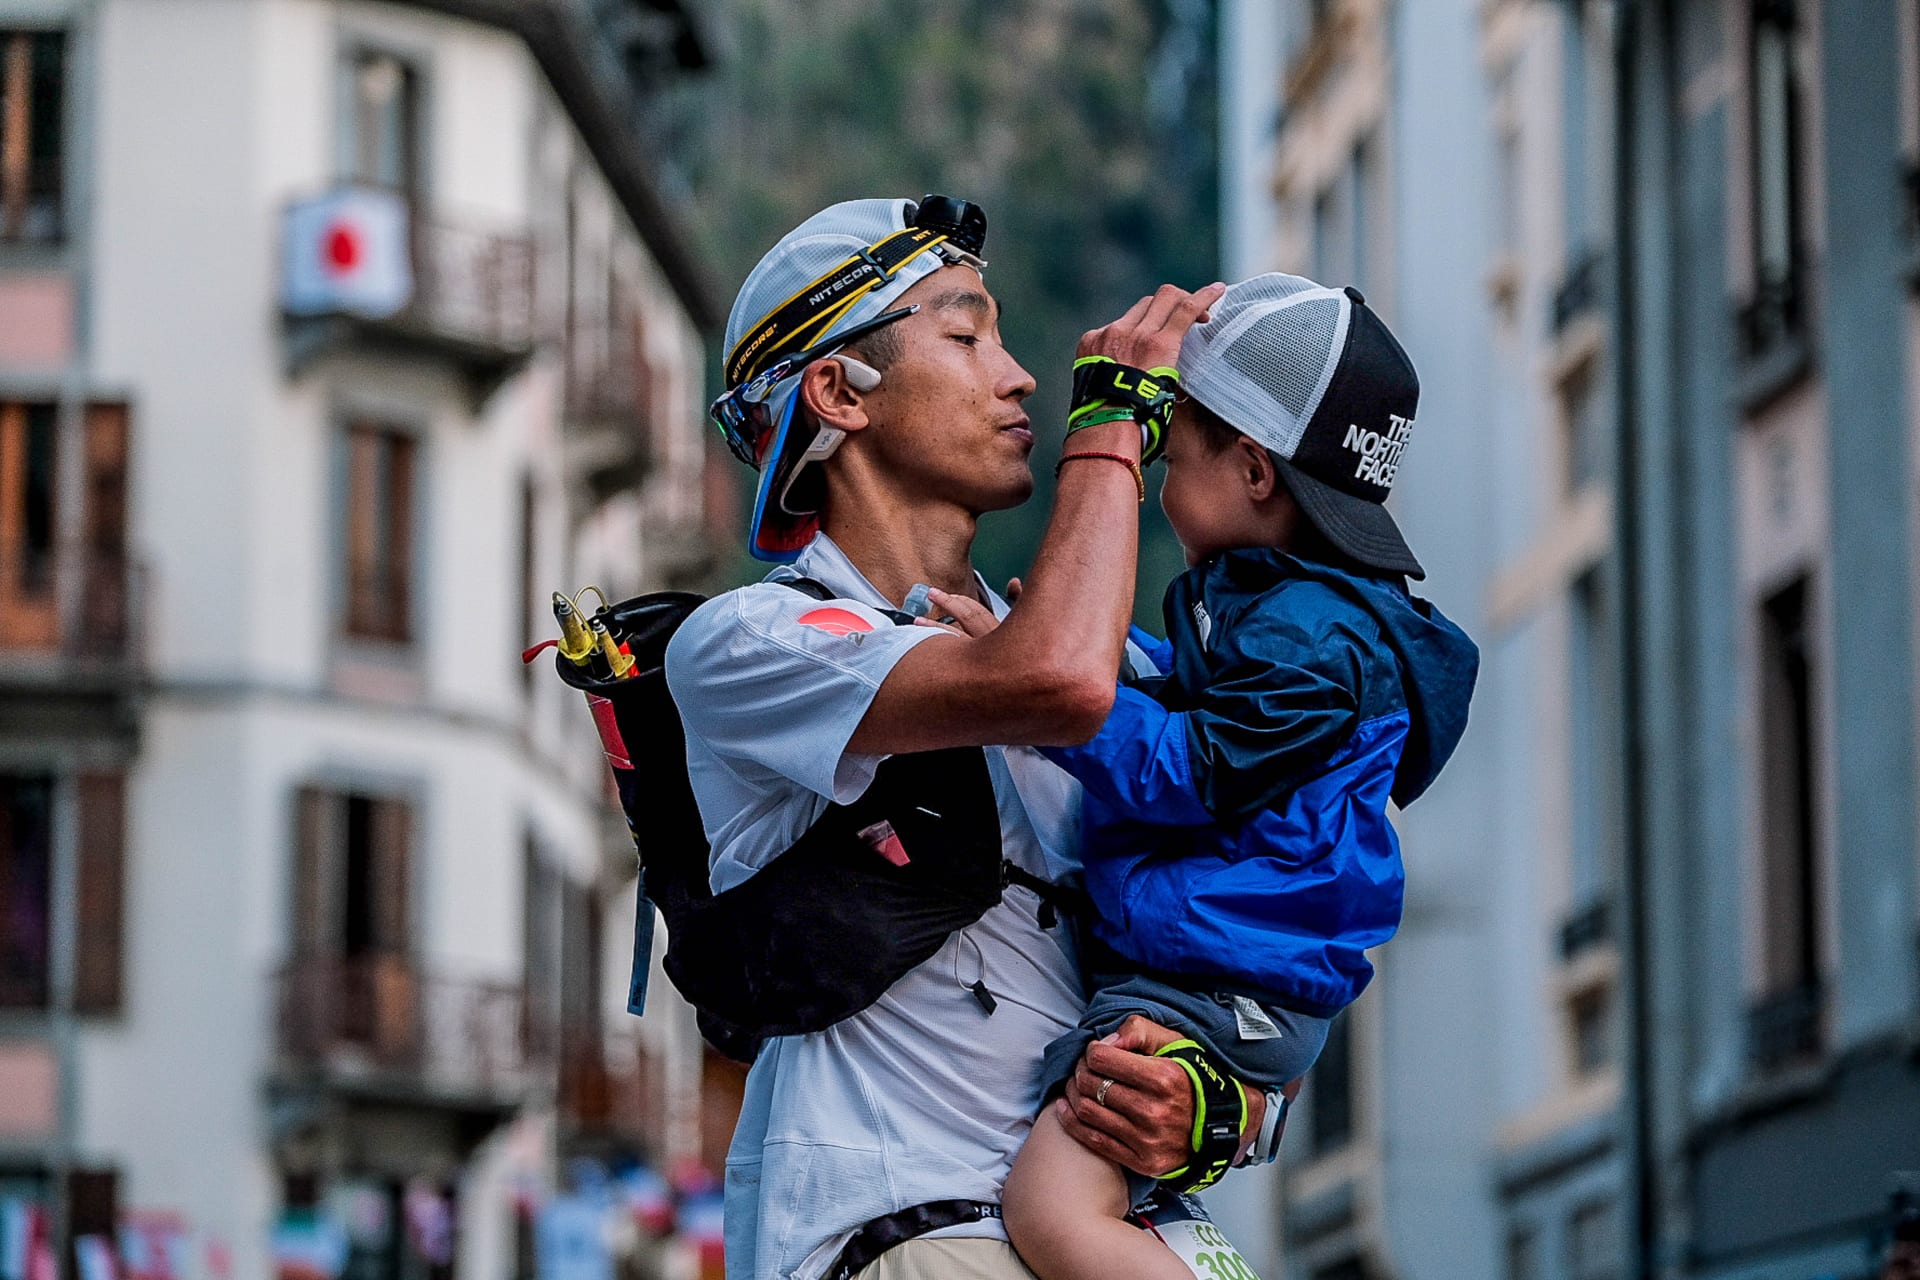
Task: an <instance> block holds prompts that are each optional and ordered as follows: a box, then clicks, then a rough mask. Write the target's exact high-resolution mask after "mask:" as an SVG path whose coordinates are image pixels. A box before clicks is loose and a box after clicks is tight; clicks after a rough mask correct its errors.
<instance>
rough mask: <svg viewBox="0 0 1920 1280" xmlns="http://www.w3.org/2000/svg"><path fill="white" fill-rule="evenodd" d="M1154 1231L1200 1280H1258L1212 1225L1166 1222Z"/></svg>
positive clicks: (1244, 1261)
mask: <svg viewBox="0 0 1920 1280" xmlns="http://www.w3.org/2000/svg"><path fill="white" fill-rule="evenodd" d="M1153 1230H1154V1231H1155V1232H1156V1233H1157V1234H1158V1235H1159V1236H1160V1238H1161V1239H1162V1240H1164V1241H1166V1242H1167V1247H1168V1248H1169V1249H1171V1250H1173V1251H1174V1253H1175V1254H1177V1255H1178V1256H1179V1258H1180V1261H1182V1262H1184V1263H1186V1264H1187V1270H1189V1271H1191V1272H1193V1274H1194V1275H1196V1276H1198V1277H1199V1280H1260V1277H1259V1276H1257V1275H1255V1274H1254V1270H1253V1268H1252V1267H1250V1266H1248V1265H1247V1260H1246V1259H1245V1258H1243V1257H1241V1256H1240V1251H1239V1250H1238V1249H1236V1248H1234V1247H1233V1244H1232V1242H1231V1241H1229V1240H1228V1239H1227V1237H1226V1236H1225V1234H1223V1233H1222V1232H1221V1230H1220V1228H1218V1227H1216V1226H1214V1225H1213V1224H1212V1223H1211V1222H1169V1223H1166V1224H1165V1225H1163V1226H1158V1227H1154V1228H1153Z"/></svg>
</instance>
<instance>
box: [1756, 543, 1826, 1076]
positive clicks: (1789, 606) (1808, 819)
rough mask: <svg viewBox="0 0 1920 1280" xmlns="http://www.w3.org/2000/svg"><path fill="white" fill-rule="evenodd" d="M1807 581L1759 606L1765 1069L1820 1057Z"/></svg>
mask: <svg viewBox="0 0 1920 1280" xmlns="http://www.w3.org/2000/svg"><path fill="white" fill-rule="evenodd" d="M1808 592H1809V586H1808V580H1807V579H1806V578H1804V577H1802V578H1799V579H1796V580H1795V581H1794V582H1792V583H1789V584H1788V585H1787V586H1786V587H1784V588H1782V589H1781V590H1779V591H1777V592H1775V593H1774V594H1773V595H1772V596H1769V597H1768V598H1767V599H1766V600H1765V601H1764V602H1763V603H1762V604H1761V607H1760V618H1759V622H1760V645H1759V660H1760V661H1759V667H1760V671H1759V674H1760V690H1759V694H1760V699H1759V700H1760V726H1759V727H1760V777H1759V779H1758V781H1759V786H1760V821H1761V832H1760V868H1761V870H1760V876H1761V884H1760V890H1761V892H1760V911H1761V921H1760V930H1761V950H1762V966H1763V968H1762V973H1761V981H1762V987H1761V999H1760V1001H1759V1002H1758V1003H1757V1004H1756V1006H1755V1008H1754V1010H1753V1023H1752V1028H1751V1030H1752V1035H1753V1051H1754V1056H1755V1059H1756V1061H1758V1062H1759V1063H1760V1064H1761V1065H1763V1066H1771V1065H1776V1064H1778V1063H1779V1062H1781V1061H1783V1060H1785V1059H1787V1058H1790V1057H1794V1056H1798V1055H1803V1054H1808V1053H1813V1052H1817V1051H1818V1049H1819V1016H1818V1015H1819V994H1818V993H1819V984H1820V942H1821V940H1820V911H1821V901H1820V897H1821V895H1820V875H1819V858H1818V854H1819V849H1818V838H1817V831H1818V820H1817V805H1816V795H1817V785H1818V764H1819V761H1818V759H1817V755H1816V750H1815V747H1816V743H1815V733H1814V705H1815V704H1814V698H1815V692H1816V686H1815V675H1816V672H1815V670H1814V658H1813V650H1812V643H1811V638H1810V636H1809V634H1808V618H1807V607H1808V605H1807V597H1808Z"/></svg>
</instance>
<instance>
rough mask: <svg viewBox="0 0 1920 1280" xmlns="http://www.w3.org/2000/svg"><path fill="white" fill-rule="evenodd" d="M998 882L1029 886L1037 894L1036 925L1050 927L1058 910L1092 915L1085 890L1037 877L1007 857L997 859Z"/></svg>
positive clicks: (1058, 912)
mask: <svg viewBox="0 0 1920 1280" xmlns="http://www.w3.org/2000/svg"><path fill="white" fill-rule="evenodd" d="M1000 883H1001V884H1002V885H1003V886H1005V885H1010V884H1017V885H1019V886H1020V887H1021V888H1022V889H1031V890H1033V891H1034V892H1035V893H1037V894H1039V895H1040V927H1041V928H1042V929H1051V928H1053V926H1054V925H1055V924H1057V923H1058V922H1059V917H1060V915H1061V913H1063V912H1064V913H1065V914H1067V915H1070V916H1085V915H1091V914H1092V907H1091V904H1090V903H1089V902H1088V900H1087V895H1086V893H1085V891H1083V890H1080V889H1076V888H1074V887H1073V886H1071V885H1064V884H1055V883H1054V882H1053V881H1051V880H1048V879H1046V878H1045V877H1042V876H1037V875H1035V874H1033V872H1031V871H1029V870H1027V869H1026V868H1025V867H1022V866H1020V865H1018V864H1017V863H1015V862H1014V861H1013V860H1012V859H1010V858H1002V859H1000Z"/></svg>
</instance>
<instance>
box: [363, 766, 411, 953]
mask: <svg viewBox="0 0 1920 1280" xmlns="http://www.w3.org/2000/svg"><path fill="white" fill-rule="evenodd" d="M412 819H413V815H412V814H411V813H410V812H408V808H407V804H406V802H405V801H404V800H376V801H375V802H374V804H373V889H374V898H373V913H374V915H373V949H374V950H375V951H376V952H379V953H382V954H388V955H405V954H407V953H408V951H410V950H411V948H412V941H413V939H412V936H411V935H412V930H411V928H410V927H409V920H410V917H411V912H412V907H411V897H412V895H411V894H410V892H409V889H410V887H411V885H410V881H411V880H412V868H411V866H410V865H409V864H410V863H411V861H412V856H411V849H410V848H409V845H410V843H411V841H412V825H413V823H412Z"/></svg>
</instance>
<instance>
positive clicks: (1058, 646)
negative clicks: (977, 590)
mask: <svg viewBox="0 0 1920 1280" xmlns="http://www.w3.org/2000/svg"><path fill="white" fill-rule="evenodd" d="M1074 453H1111V454H1116V455H1119V456H1120V457H1123V458H1128V459H1132V460H1134V461H1135V462H1137V461H1138V459H1139V456H1140V428H1139V427H1138V426H1137V425H1135V424H1134V423H1132V422H1113V423H1107V424H1105V425H1103V426H1098V427H1089V428H1088V429H1086V430H1084V431H1080V432H1077V433H1075V434H1074V435H1073V436H1072V437H1071V439H1070V441H1069V443H1068V444H1067V446H1066V448H1065V449H1064V450H1063V451H1062V456H1063V457H1064V456H1066V455H1069V454H1074ZM1139 552H1140V507H1139V492H1138V489H1137V487H1136V485H1135V482H1134V478H1133V473H1132V472H1131V471H1129V470H1128V469H1127V468H1126V467H1125V466H1124V465H1122V464H1121V463H1119V462H1115V461H1112V460H1110V459H1107V458H1088V459H1085V460H1083V461H1080V462H1073V463H1069V464H1068V465H1066V466H1063V467H1061V468H1060V474H1059V485H1058V489H1057V491H1056V494H1055V498H1054V506H1053V516H1052V518H1051V519H1050V520H1049V521H1048V523H1047V530H1046V534H1045V535H1044V537H1042V539H1041V542H1040V550H1039V553H1038V554H1037V555H1036V556H1035V558H1034V562H1033V568H1032V569H1031V570H1030V571H1029V573H1028V575H1027V577H1026V579H1025V581H1024V583H1023V585H1022V590H1021V593H1020V606H1019V608H1017V609H1015V610H1014V611H1013V613H1012V614H1010V615H1009V616H1008V618H1007V621H1006V623H1005V624H1004V625H1003V626H1001V627H1000V628H999V630H997V631H995V632H994V633H993V634H992V635H989V636H986V637H984V638H983V639H982V641H981V643H982V644H983V645H985V646H988V647H989V648H990V649H992V650H994V651H996V655H995V656H996V657H998V656H1000V655H1002V654H1004V657H1005V659H1006V660H1007V661H1009V662H1018V663H1020V664H1022V665H1034V664H1037V665H1039V666H1042V667H1044V668H1047V669H1049V670H1053V671H1057V672H1059V673H1061V674H1062V675H1065V676H1070V677H1072V678H1075V679H1079V680H1086V681H1090V682H1094V684H1095V685H1096V686H1097V688H1096V689H1095V690H1094V692H1095V693H1096V695H1098V696H1099V698H1100V700H1101V701H1104V702H1110V701H1111V697H1112V687H1111V686H1112V683H1113V681H1114V679H1115V677H1116V676H1117V675H1118V673H1119V670H1120V659H1121V655H1122V654H1123V653H1124V651H1125V648H1126V637H1127V621H1128V619H1129V618H1130V617H1131V616H1132V614H1133V583H1134V574H1135V568H1136V565H1137V562H1138V559H1139ZM1102 718H1104V710H1102V711H1101V714H1100V716H1099V717H1096V718H1094V720H1093V723H1092V724H1090V725H1087V726H1085V730H1086V735H1087V736H1092V734H1093V733H1094V732H1095V731H1096V730H1098V728H1099V722H1100V719H1102Z"/></svg>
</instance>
